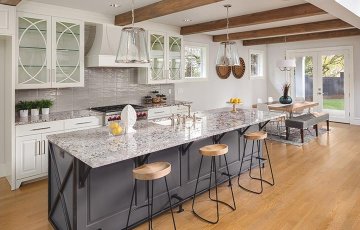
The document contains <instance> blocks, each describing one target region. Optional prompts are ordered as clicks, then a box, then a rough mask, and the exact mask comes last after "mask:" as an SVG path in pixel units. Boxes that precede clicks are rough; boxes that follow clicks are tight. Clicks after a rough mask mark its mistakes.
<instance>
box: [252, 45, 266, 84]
mask: <svg viewBox="0 0 360 230" xmlns="http://www.w3.org/2000/svg"><path fill="white" fill-rule="evenodd" d="M252 54H255V55H256V54H257V55H259V56H260V57H261V60H260V63H259V64H260V71H261V73H260V74H259V75H253V74H252V73H251V55H252ZM249 76H250V79H264V78H265V51H263V50H253V49H250V50H249Z"/></svg>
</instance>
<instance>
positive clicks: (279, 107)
mask: <svg viewBox="0 0 360 230" xmlns="http://www.w3.org/2000/svg"><path fill="white" fill-rule="evenodd" d="M265 104H267V105H268V107H269V110H271V111H279V112H284V113H287V114H288V115H289V117H293V114H294V113H296V112H301V111H304V110H306V109H309V111H310V109H311V108H314V107H316V106H318V105H319V103H318V102H313V101H302V102H293V103H291V104H281V103H280V102H267V103H265ZM256 107H257V105H253V108H256Z"/></svg>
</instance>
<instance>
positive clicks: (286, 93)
mask: <svg viewBox="0 0 360 230" xmlns="http://www.w3.org/2000/svg"><path fill="white" fill-rule="evenodd" d="M290 87H291V84H290V83H284V85H283V87H282V91H283V95H282V96H281V97H280V99H279V101H280V103H281V104H291V103H292V98H291V97H290V96H289V90H290Z"/></svg>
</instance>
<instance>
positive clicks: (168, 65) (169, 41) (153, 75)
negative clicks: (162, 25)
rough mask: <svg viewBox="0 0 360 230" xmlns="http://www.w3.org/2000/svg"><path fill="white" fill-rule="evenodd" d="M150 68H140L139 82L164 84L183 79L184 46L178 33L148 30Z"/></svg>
mask: <svg viewBox="0 0 360 230" xmlns="http://www.w3.org/2000/svg"><path fill="white" fill-rule="evenodd" d="M148 41H149V43H148V46H149V56H150V68H144V69H141V70H140V75H139V83H140V84H166V83H176V82H181V81H182V80H183V75H184V73H183V71H184V68H183V67H184V47H183V38H182V36H180V35H171V34H168V33H164V32H152V31H149V32H148Z"/></svg>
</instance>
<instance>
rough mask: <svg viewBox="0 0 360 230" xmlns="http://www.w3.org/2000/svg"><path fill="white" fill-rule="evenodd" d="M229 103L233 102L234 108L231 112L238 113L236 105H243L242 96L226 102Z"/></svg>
mask: <svg viewBox="0 0 360 230" xmlns="http://www.w3.org/2000/svg"><path fill="white" fill-rule="evenodd" d="M226 103H228V104H232V110H231V112H233V113H236V112H237V110H236V106H237V105H242V101H241V99H240V98H231V99H230V100H229V101H228V102H226Z"/></svg>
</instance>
